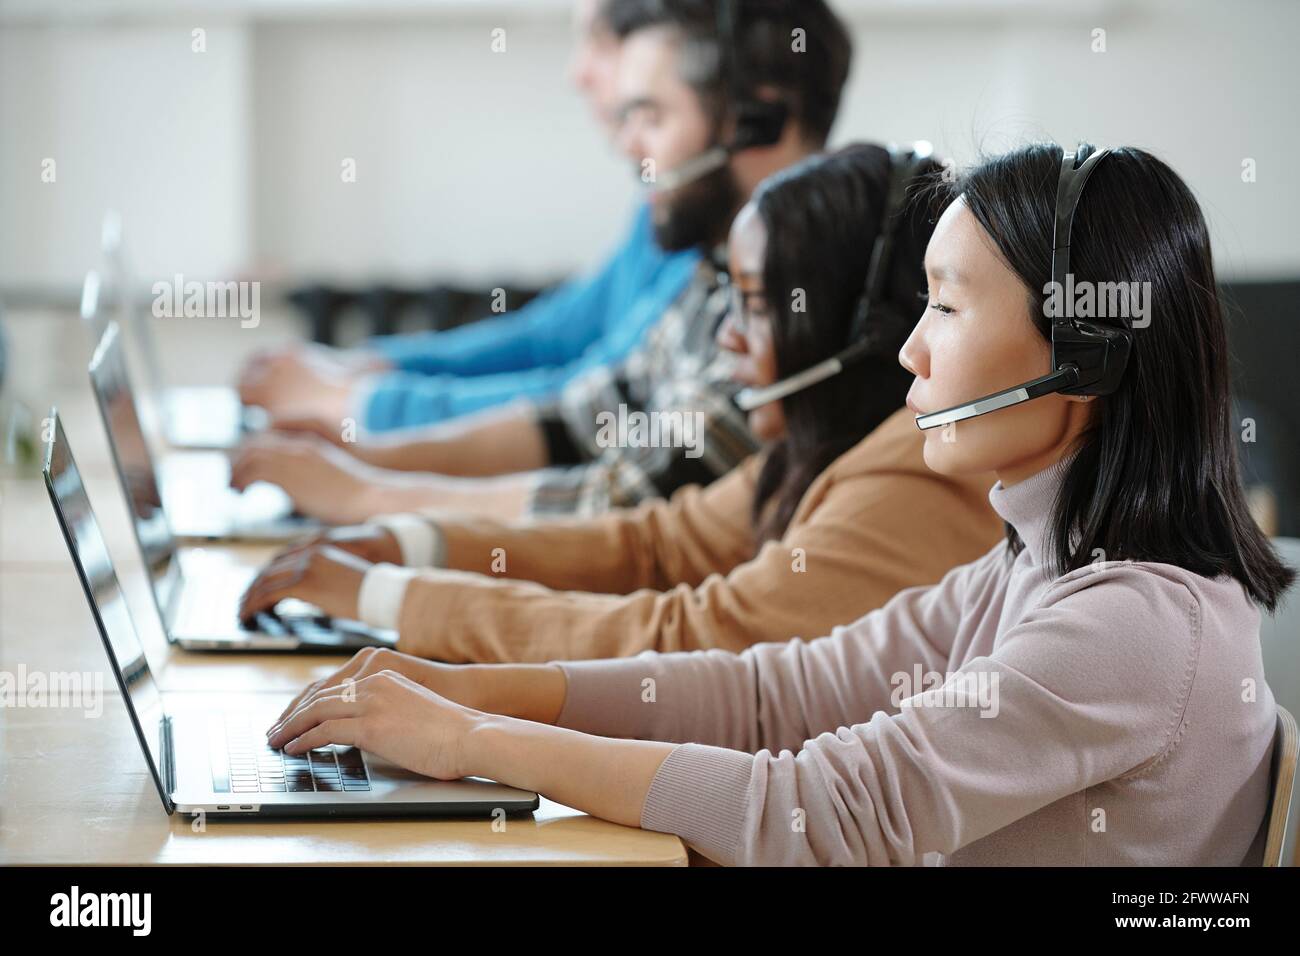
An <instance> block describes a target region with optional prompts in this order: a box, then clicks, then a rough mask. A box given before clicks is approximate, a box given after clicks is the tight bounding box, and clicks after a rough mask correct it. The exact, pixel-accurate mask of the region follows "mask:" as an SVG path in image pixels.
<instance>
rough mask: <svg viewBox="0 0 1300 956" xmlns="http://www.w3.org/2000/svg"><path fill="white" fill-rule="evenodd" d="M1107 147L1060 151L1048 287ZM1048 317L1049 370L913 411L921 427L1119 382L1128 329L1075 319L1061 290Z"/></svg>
mask: <svg viewBox="0 0 1300 956" xmlns="http://www.w3.org/2000/svg"><path fill="white" fill-rule="evenodd" d="M1109 152H1110V148H1109V147H1106V148H1103V149H1099V150H1097V151H1096V152H1093V151H1092V147H1090V146H1087V145H1084V144H1082V143H1081V144H1079V147H1078V148H1077V149H1076V150H1075V152H1073V153H1071V152H1064V151H1063V155H1062V157H1061V174H1060V177H1059V178H1058V180H1057V183H1056V221H1055V224H1054V225H1053V228H1052V282H1053V285H1052V286H1051V288H1052V289H1054V290H1064V289H1065V287H1066V281H1065V280H1066V277H1067V276H1068V275H1069V274H1070V233H1071V231H1072V229H1073V227H1074V211H1075V209H1077V208H1078V206H1079V197H1080V196H1082V195H1083V187H1084V186H1085V185H1086V184H1087V182H1088V177H1089V176H1091V175H1092V171H1093V170H1094V169H1095V168H1096V167H1097V163H1098V162H1100V161H1101V158H1102V157H1103V156H1105V155H1106V154H1107V153H1109ZM1049 303H1053V304H1051V305H1050V308H1051V319H1052V371H1050V372H1049V373H1047V374H1046V375H1043V376H1041V377H1040V378H1036V379H1034V380H1033V381H1030V382H1024V383H1023V384H1020V385H1016V386H1013V387H1011V388H1007V389H1003V390H1002V391H1000V392H994V393H993V394H991V395H985V396H984V397H983V398H977V399H975V400H974V401H973V402H967V403H965V404H963V405H954V406H953V407H952V408H945V409H943V410H942V411H938V412H929V413H927V414H925V415H917V416H916V425H917V427H918V428H920V429H921V430H922V431H925V430H927V429H931V428H939V427H941V426H943V425H950V424H952V423H954V422H960V421H965V420H966V419H968V418H976V417H978V416H980V415H987V414H988V413H989V412H996V411H998V410H999V409H1003V408H1010V407H1011V406H1013V405H1020V404H1022V403H1024V402H1028V401H1030V400H1032V399H1035V398H1042V397H1043V396H1044V395H1052V394H1055V393H1058V392H1059V393H1060V394H1062V395H1109V394H1110V393H1111V392H1114V391H1115V390H1116V389H1117V388H1119V383H1120V380H1121V379H1122V378H1123V377H1124V369H1125V368H1126V367H1127V365H1128V357H1129V352H1130V351H1131V350H1132V347H1133V335H1132V333H1131V332H1130V331H1129V330H1128V329H1124V328H1111V327H1108V326H1104V325H1097V324H1095V323H1093V322H1078V321H1075V320H1074V319H1071V318H1070V317H1069V316H1068V314H1067V313H1068V312H1069V311H1070V310H1069V309H1066V308H1062V306H1063V305H1064V296H1063V295H1059V294H1058V295H1054V296H1052V298H1051V299H1050V300H1049Z"/></svg>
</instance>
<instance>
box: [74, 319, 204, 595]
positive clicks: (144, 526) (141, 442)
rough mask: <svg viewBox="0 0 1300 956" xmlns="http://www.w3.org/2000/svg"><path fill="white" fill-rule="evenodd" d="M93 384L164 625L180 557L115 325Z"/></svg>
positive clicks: (99, 352)
mask: <svg viewBox="0 0 1300 956" xmlns="http://www.w3.org/2000/svg"><path fill="white" fill-rule="evenodd" d="M90 381H91V386H92V388H93V390H94V392H95V400H96V401H97V402H98V403H99V413H100V415H102V416H103V419H104V428H105V429H106V430H107V431H108V444H109V448H110V449H111V450H112V453H113V464H114V465H115V466H116V468H117V475H118V478H119V479H120V480H121V482H122V488H123V489H124V491H125V493H126V498H127V506H128V507H129V508H130V509H131V524H132V526H133V527H134V528H135V537H136V541H137V542H139V544H140V554H141V556H142V557H143V558H144V563H145V566H146V567H147V568H148V569H149V580H150V583H151V584H152V586H153V593H154V599H155V600H156V601H157V602H158V613H159V614H160V615H161V616H162V618H163V620H164V621H166V620H168V619H169V618H168V616H167V615H168V608H169V607H170V605H171V601H172V598H173V596H174V595H175V593H176V591H177V588H178V587H179V585H180V579H181V568H180V561H179V560H178V559H177V556H176V541H175V539H174V538H173V537H172V532H171V528H170V527H168V525H167V516H166V514H164V513H163V506H162V493H161V492H160V491H159V488H158V472H157V470H156V469H155V468H154V462H153V456H152V455H151V454H150V453H149V445H148V444H147V443H146V441H145V437H144V428H143V427H141V425H140V410H139V407H138V406H137V405H136V402H135V397H134V395H133V394H132V392H131V382H130V379H129V378H128V377H127V369H126V359H125V356H124V355H123V352H122V337H121V334H120V330H119V327H118V325H117V323H116V322H111V323H109V325H108V329H107V330H106V331H105V332H104V337H103V339H101V340H100V343H99V347H98V348H97V349H96V350H95V356H94V358H92V359H91V360H90Z"/></svg>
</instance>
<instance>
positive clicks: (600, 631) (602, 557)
mask: <svg viewBox="0 0 1300 956" xmlns="http://www.w3.org/2000/svg"><path fill="white" fill-rule="evenodd" d="M890 163H891V160H890V154H889V153H888V151H886V150H884V149H882V148H880V147H877V146H857V147H850V148H848V149H846V150H843V151H841V152H839V153H837V154H834V155H832V156H826V157H818V158H815V159H813V160H810V161H808V162H806V163H804V164H803V165H801V166H797V167H795V168H794V169H792V170H790V171H788V172H786V173H783V174H781V175H778V176H776V177H773V178H772V179H771V180H769V181H768V182H767V183H765V184H764V186H763V187H762V189H761V190H760V191H759V193H758V194H757V195H756V197H755V199H754V201H753V202H752V203H751V204H750V205H749V206H747V207H746V209H745V210H744V211H742V213H741V215H740V216H739V217H738V219H737V221H736V225H735V228H734V231H733V238H732V242H731V246H730V256H731V260H732V274H733V276H734V283H735V286H734V288H735V290H736V293H737V296H736V298H737V302H736V306H735V307H734V308H733V309H732V312H731V314H730V316H729V317H728V319H727V321H726V322H725V323H724V324H723V327H722V328H721V330H720V331H719V337H720V340H721V342H722V344H723V345H724V346H725V347H726V349H727V350H728V351H729V352H730V353H731V354H732V356H733V357H734V361H735V374H736V377H737V378H738V379H740V380H741V381H742V382H743V383H744V384H746V385H748V386H751V387H761V386H768V385H771V384H772V383H773V382H776V381H777V380H778V379H784V378H785V377H786V376H790V375H793V374H795V373H799V372H802V371H804V370H806V369H809V368H813V367H816V366H818V364H819V363H822V362H824V361H826V360H828V359H830V358H832V357H833V356H835V355H837V354H838V353H840V352H841V351H842V350H844V349H845V348H846V347H847V346H850V345H852V344H854V343H857V342H861V343H863V344H862V346H861V348H862V351H863V352H864V353H865V354H863V355H861V356H859V357H858V358H857V359H856V360H855V361H854V362H852V363H851V364H850V365H849V369H848V371H847V372H845V373H843V374H839V375H832V376H830V377H829V378H826V379H825V380H823V381H820V382H817V383H816V384H814V385H812V386H811V387H808V388H805V389H802V390H800V391H797V392H795V393H793V394H789V395H787V396H786V397H784V398H781V399H779V400H774V401H769V402H767V403H766V404H762V405H760V406H759V407H757V408H756V409H755V410H754V411H752V412H751V414H750V426H751V429H752V430H753V432H754V433H755V435H756V436H757V437H759V438H760V439H762V440H764V441H765V442H767V443H768V448H767V450H766V452H765V453H764V454H762V455H760V456H757V457H755V458H754V459H751V460H750V461H749V462H747V463H746V464H745V465H743V466H742V467H740V468H739V469H737V470H736V471H735V472H733V473H732V474H730V475H728V476H727V477H725V478H723V479H721V480H720V481H717V482H715V483H714V484H713V485H711V486H709V487H707V488H698V487H692V488H687V489H684V490H682V491H680V492H678V493H677V494H676V495H674V496H673V498H672V499H671V500H669V501H657V502H653V503H649V504H646V505H643V506H641V507H639V508H636V509H633V510H626V511H620V512H615V513H613V514H610V515H608V516H604V517H601V518H598V519H595V520H562V521H553V522H547V523H543V524H530V525H518V524H516V525H508V524H502V523H499V522H493V521H486V520H481V519H465V518H457V517H452V516H446V515H443V516H438V517H417V516H393V517H391V518H388V519H381V520H380V521H379V522H377V523H376V524H375V525H374V526H370V527H360V528H350V529H343V530H341V531H334V532H331V533H329V534H327V535H326V536H325V537H324V538H322V539H318V540H317V541H314V542H312V543H311V544H310V545H308V546H307V547H305V548H300V549H296V550H294V551H291V552H289V553H288V554H286V555H285V556H283V557H282V558H280V559H278V560H277V561H276V562H274V563H273V564H272V565H271V566H270V567H269V568H268V569H267V570H266V571H265V572H264V573H263V575H262V576H261V578H260V579H259V580H258V582H256V583H255V584H254V586H253V587H252V588H251V589H250V591H249V593H248V595H247V596H246V598H245V602H244V611H245V613H247V614H252V613H255V612H257V611H259V610H262V609H264V608H267V607H270V606H273V605H274V603H275V602H277V601H279V600H280V599H282V598H284V597H297V598H301V599H304V600H307V601H309V602H311V603H313V604H316V605H319V606H321V607H323V608H324V609H325V610H327V611H329V612H330V613H333V614H335V615H336V616H341V617H349V618H358V617H359V618H360V619H362V620H364V621H366V622H367V623H370V624H373V625H376V626H383V627H396V628H397V630H398V633H399V635H400V644H399V647H400V648H401V649H402V650H403V651H407V652H409V653H413V654H419V655H421V656H425V657H433V658H437V659H440V660H446V661H457V662H460V661H471V662H493V661H547V660H553V659H557V658H567V659H574V658H586V657H618V656H626V655H631V654H635V653H638V652H640V651H644V650H659V651H673V650H694V649H700V648H722V649H725V650H741V649H743V648H745V647H748V646H749V645H751V644H754V643H757V642H761V641H776V640H786V639H789V638H792V637H797V636H809V637H810V636H813V635H816V634H819V633H822V632H824V631H827V630H829V629H830V628H831V627H834V626H835V625H836V624H841V623H844V622H846V621H850V620H853V619H854V618H856V617H859V616H861V615H862V614H864V613H866V612H867V611H870V610H871V609H873V608H876V607H880V606H881V605H882V604H884V603H885V602H886V601H888V600H889V598H891V597H892V596H893V595H894V594H896V593H897V592H898V591H900V590H902V589H903V588H906V587H911V586H914V585H917V584H928V583H933V582H935V581H937V580H938V579H939V578H940V577H942V575H943V574H944V573H945V572H946V571H947V570H948V569H949V568H951V567H953V566H954V565H957V564H960V563H962V562H963V561H968V560H971V559H972V558H974V557H976V556H977V555H979V554H981V553H983V552H984V551H985V550H987V548H988V547H989V545H990V544H991V543H992V542H993V541H995V540H996V539H997V537H998V536H999V534H1000V533H1001V524H1000V522H999V521H998V519H997V517H996V516H995V515H994V514H993V512H992V510H991V509H990V508H989V505H988V501H987V490H988V486H989V485H990V484H992V481H993V477H992V476H991V475H988V474H983V475H981V474H976V475H970V476H963V477H957V478H949V477H945V476H942V475H936V474H934V473H933V472H931V471H929V470H928V469H927V468H926V467H925V463H924V460H923V457H922V448H923V444H924V443H923V441H922V438H921V436H920V434H919V433H918V432H917V430H916V428H915V426H914V425H913V424H912V421H911V416H910V415H908V414H907V412H906V410H904V409H901V408H900V406H901V405H902V401H903V397H904V395H905V393H906V389H907V384H908V382H909V380H910V379H909V377H908V376H907V374H906V373H905V372H904V371H903V370H902V369H901V368H899V367H898V364H897V362H896V360H895V355H896V354H897V351H898V347H899V346H900V345H901V344H902V341H903V339H904V338H906V335H907V331H908V329H909V328H910V325H911V310H913V309H914V307H915V303H916V302H917V301H918V298H917V297H918V296H919V295H920V294H921V292H922V291H923V280H924V274H923V270H922V269H921V256H922V252H923V250H924V247H925V243H926V241H927V239H928V237H929V234H930V231H931V229H932V228H933V222H932V215H933V213H932V210H931V209H929V208H928V207H927V205H926V204H925V203H922V202H916V201H909V194H908V192H907V187H908V186H909V185H910V186H913V187H915V186H916V185H917V183H918V180H917V178H916V176H917V174H919V173H923V172H926V171H928V170H930V169H932V168H933V167H934V164H933V161H932V160H929V159H928V157H922V156H918V157H914V158H913V159H912V161H911V163H910V165H909V163H908V161H907V157H906V156H901V157H900V158H899V160H898V163H897V169H896V175H894V176H892V177H891V165H890ZM891 186H892V187H893V194H892V195H893V202H894V209H895V211H894V214H893V215H891V216H890V217H889V222H888V223H887V227H888V228H887V231H886V234H887V236H888V238H889V239H890V240H891V241H892V252H891V253H889V254H888V255H885V256H884V257H883V260H882V267H881V268H880V269H879V270H878V275H877V282H878V285H879V288H878V289H876V290H875V292H874V294H873V295H867V294H865V293H864V288H865V284H866V280H867V275H866V274H867V266H868V262H869V260H870V259H871V258H872V255H871V252H872V248H873V245H874V244H875V242H876V240H877V238H878V237H879V236H880V235H881V218H882V209H883V208H884V206H885V205H886V203H887V201H889V198H890V194H889V191H890V188H891ZM913 192H915V190H914V189H913ZM769 235H770V236H779V237H781V239H780V241H779V242H776V241H773V242H771V243H768V242H767V237H768V236H769ZM866 299H870V300H871V308H870V309H869V310H867V311H866V312H865V313H863V312H862V311H861V309H860V306H861V305H862V304H863V302H864V300H866ZM430 566H436V567H438V568H441V569H445V570H419V569H421V568H426V569H427V568H429V567H430Z"/></svg>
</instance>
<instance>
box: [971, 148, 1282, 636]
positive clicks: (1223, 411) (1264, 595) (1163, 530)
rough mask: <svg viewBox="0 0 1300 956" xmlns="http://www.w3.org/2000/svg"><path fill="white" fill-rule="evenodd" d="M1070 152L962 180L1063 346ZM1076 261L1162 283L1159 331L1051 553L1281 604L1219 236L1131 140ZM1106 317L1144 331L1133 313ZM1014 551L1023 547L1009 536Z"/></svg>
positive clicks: (1072, 564) (1076, 483)
mask: <svg viewBox="0 0 1300 956" xmlns="http://www.w3.org/2000/svg"><path fill="white" fill-rule="evenodd" d="M1060 165H1061V149H1060V147H1059V146H1055V145H1050V144H1039V145H1032V146H1026V147H1023V148H1021V149H1018V150H1016V151H1014V152H1011V153H1008V154H1006V155H1004V156H998V157H995V158H992V159H989V160H986V161H984V162H983V163H982V164H980V165H979V166H977V167H976V168H975V169H973V170H971V171H970V172H969V173H967V174H966V175H965V176H964V177H962V178H961V179H959V180H958V182H957V184H956V187H955V194H956V195H960V196H962V197H963V198H964V201H965V203H966V205H967V206H968V207H969V208H970V210H971V212H972V213H973V214H974V216H975V218H976V219H977V220H978V221H979V223H980V225H981V226H983V228H984V231H985V232H987V233H988V234H989V236H990V237H992V240H993V242H994V244H995V245H996V247H997V250H998V252H999V253H1000V255H1001V256H1002V258H1003V259H1004V260H1005V261H1006V263H1007V264H1008V266H1010V268H1011V269H1012V271H1014V272H1015V273H1016V275H1018V276H1019V277H1020V279H1021V281H1022V282H1024V284H1025V286H1026V287H1027V288H1028V290H1029V311H1030V315H1031V316H1033V318H1034V321H1035V323H1036V324H1037V326H1038V329H1039V331H1040V332H1041V333H1042V334H1043V336H1044V337H1045V338H1050V334H1051V333H1050V323H1049V321H1048V320H1047V319H1046V317H1045V316H1046V312H1045V310H1044V294H1043V288H1044V286H1045V285H1046V284H1047V283H1048V281H1049V279H1050V273H1051V248H1052V226H1053V212H1054V198H1055V194H1056V180H1057V175H1058V173H1059V170H1060ZM1071 246H1072V248H1071V254H1070V266H1071V270H1072V271H1073V273H1074V279H1075V283H1076V287H1077V286H1078V283H1081V282H1092V283H1102V282H1135V281H1136V282H1147V283H1150V290H1151V292H1150V298H1149V300H1148V302H1149V308H1150V313H1149V315H1148V316H1147V318H1148V320H1149V325H1147V326H1146V327H1143V328H1136V329H1133V331H1132V333H1131V334H1132V337H1133V349H1132V354H1131V356H1130V358H1129V364H1128V368H1127V370H1126V371H1125V373H1124V379H1123V381H1122V383H1121V384H1120V387H1119V389H1118V391H1116V392H1114V393H1113V394H1111V395H1108V396H1105V397H1103V398H1099V399H1097V400H1096V401H1095V403H1094V408H1093V417H1092V421H1091V424H1090V426H1089V428H1088V430H1087V431H1086V432H1085V433H1084V435H1083V436H1082V437H1081V439H1080V441H1079V445H1078V448H1077V454H1075V455H1074V457H1073V459H1072V460H1071V461H1070V463H1069V465H1068V467H1067V469H1066V472H1065V475H1064V481H1063V483H1062V485H1061V489H1060V492H1059V495H1058V498H1057V502H1056V515H1055V518H1054V519H1053V522H1052V526H1051V532H1050V533H1051V543H1050V545H1049V550H1050V553H1051V554H1052V560H1053V562H1054V565H1055V571H1056V573H1057V574H1064V573H1066V572H1067V571H1070V570H1073V569H1075V568H1079V567H1083V566H1084V565H1086V564H1087V563H1088V562H1089V561H1090V560H1091V557H1092V555H1093V554H1095V553H1096V551H1097V549H1101V552H1102V553H1103V554H1104V555H1105V557H1106V559H1107V560H1133V561H1156V562H1161V563H1165V564H1172V565H1176V566H1178V567H1181V568H1186V569H1187V570H1188V571H1192V572H1194V573H1196V574H1199V575H1202V576H1205V577H1210V578H1213V577H1218V576H1220V575H1230V576H1231V577H1233V578H1235V579H1236V580H1237V581H1239V582H1241V585H1242V587H1244V588H1245V589H1246V591H1247V593H1248V594H1249V595H1250V596H1251V598H1252V599H1253V600H1255V601H1256V602H1257V603H1259V604H1261V605H1263V606H1264V607H1265V608H1267V609H1268V610H1270V611H1272V610H1273V609H1274V608H1275V607H1276V605H1277V602H1278V599H1279V598H1280V597H1281V595H1282V594H1283V593H1284V592H1285V590H1286V588H1287V587H1288V585H1290V583H1291V582H1292V580H1293V579H1294V578H1295V572H1294V571H1293V570H1291V569H1290V568H1288V567H1286V566H1285V565H1284V564H1282V562H1281V561H1280V560H1279V559H1278V556H1277V552H1276V551H1275V550H1274V549H1273V546H1272V545H1271V544H1270V543H1269V541H1268V539H1267V538H1266V537H1265V536H1264V534H1263V532H1261V531H1260V529H1259V527H1258V526H1257V525H1256V524H1255V522H1254V520H1253V519H1252V517H1251V515H1250V511H1249V510H1248V508H1247V506H1246V499H1245V495H1244V493H1243V491H1242V485H1241V477H1240V472H1239V467H1238V460H1237V448H1236V446H1235V445H1234V443H1233V438H1232V436H1233V434H1234V430H1233V428H1232V424H1231V421H1230V393H1229V373H1228V363H1229V356H1228V343H1227V337H1226V334H1225V331H1224V325H1223V316H1222V310H1221V307H1220V302H1219V295H1218V292H1217V287H1216V285H1215V280H1214V264H1213V261H1212V258H1211V254H1210V237H1209V231H1208V230H1207V228H1206V225H1205V219H1204V217H1203V216H1202V215H1201V208H1200V206H1199V205H1198V204H1197V202H1196V199H1195V197H1193V196H1192V193H1191V191H1190V190H1189V189H1188V188H1187V185H1186V183H1184V182H1183V181H1182V179H1180V178H1179V177H1178V174H1177V173H1175V172H1174V171H1173V170H1172V169H1170V168H1169V167H1168V166H1167V165H1166V164H1165V163H1163V162H1161V161H1160V160H1159V159H1157V158H1156V157H1154V156H1152V155H1151V154H1150V153H1147V152H1144V151H1143V150H1140V149H1135V148H1132V147H1124V148H1121V149H1116V150H1113V151H1112V152H1111V153H1110V154H1109V155H1107V156H1106V157H1104V158H1103V159H1101V160H1100V161H1099V162H1098V164H1097V167H1096V169H1095V170H1094V171H1093V174H1092V178H1091V179H1089V181H1088V186H1087V189H1086V190H1085V192H1084V194H1083V198H1082V201H1081V202H1080V203H1079V206H1078V209H1077V211H1076V214H1075V218H1074V232H1073V237H1072V242H1071ZM1091 321H1096V322H1099V323H1101V324H1110V325H1123V326H1125V327H1131V326H1132V321H1131V319H1128V318H1123V317H1102V318H1096V319H1093V320H1091ZM1007 537H1008V543H1009V544H1010V546H1011V550H1012V551H1013V552H1017V551H1019V549H1020V548H1021V546H1022V543H1021V541H1020V540H1019V538H1018V537H1017V536H1016V533H1015V531H1014V530H1013V529H1011V528H1010V527H1008V529H1007Z"/></svg>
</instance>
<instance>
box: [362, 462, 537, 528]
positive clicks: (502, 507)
mask: <svg viewBox="0 0 1300 956" xmlns="http://www.w3.org/2000/svg"><path fill="white" fill-rule="evenodd" d="M534 482H535V478H534V476H533V475H531V474H528V473H524V474H519V475H502V476H500V477H496V478H477V479H475V478H457V477H452V476H448V475H419V474H410V473H406V472H400V471H391V470H387V469H376V470H375V471H374V472H373V473H372V474H371V475H370V476H368V479H367V482H366V491H365V499H366V505H365V508H364V510H365V512H366V514H365V515H364V516H363V517H362V518H361V519H359V520H366V519H368V518H373V517H375V516H377V515H383V514H396V513H404V512H429V511H443V512H448V513H452V514H457V513H459V514H466V515H475V516H479V517H489V518H496V519H499V520H502V521H510V520H514V519H517V518H522V517H524V516H525V514H526V513H527V510H528V503H529V501H530V500H531V498H532V492H533V487H534Z"/></svg>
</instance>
